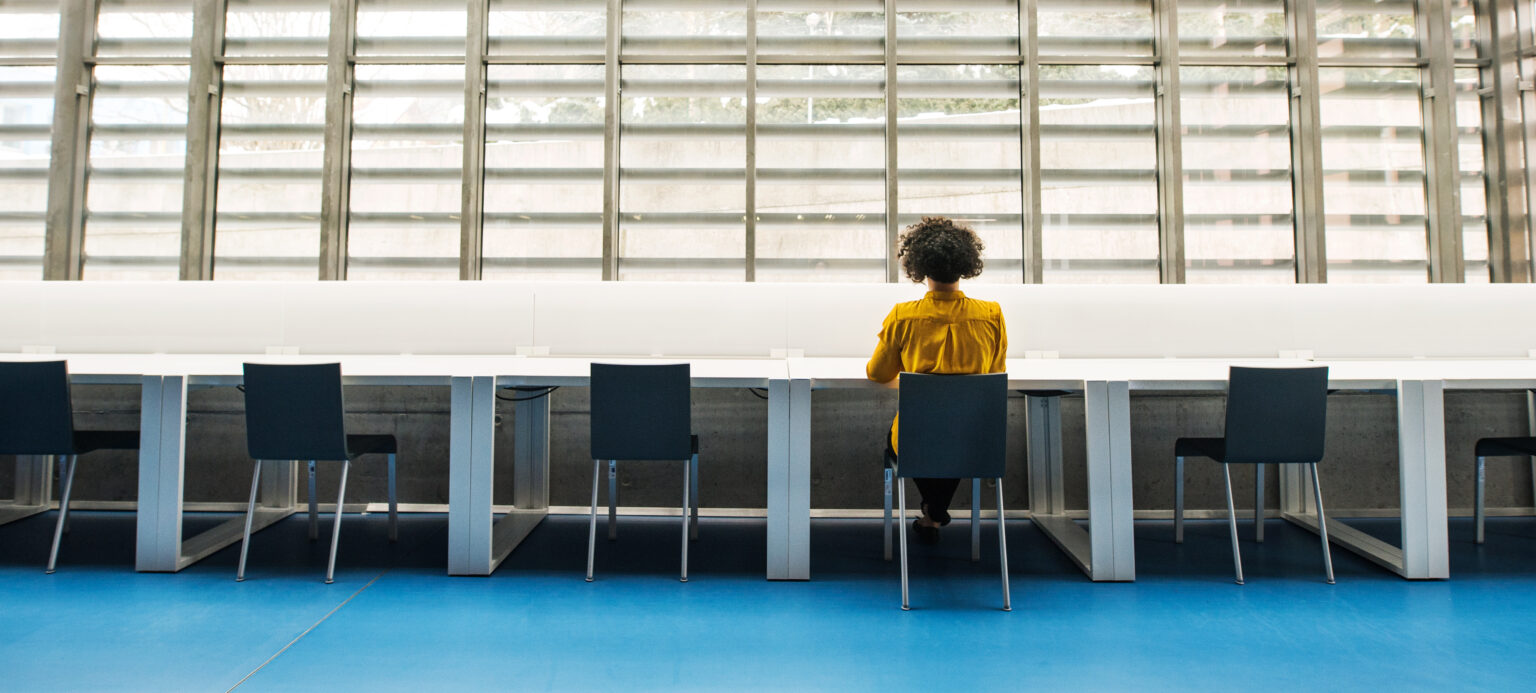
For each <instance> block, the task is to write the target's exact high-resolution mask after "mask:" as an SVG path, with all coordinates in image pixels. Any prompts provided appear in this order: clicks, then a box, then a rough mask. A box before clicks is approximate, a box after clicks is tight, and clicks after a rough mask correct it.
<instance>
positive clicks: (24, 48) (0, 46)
mask: <svg viewBox="0 0 1536 693" xmlns="http://www.w3.org/2000/svg"><path fill="white" fill-rule="evenodd" d="M58 45H59V0H6V1H5V2H0V58H37V59H39V60H40V61H42V62H53V60H54V58H56V57H58V53H59V49H58Z"/></svg>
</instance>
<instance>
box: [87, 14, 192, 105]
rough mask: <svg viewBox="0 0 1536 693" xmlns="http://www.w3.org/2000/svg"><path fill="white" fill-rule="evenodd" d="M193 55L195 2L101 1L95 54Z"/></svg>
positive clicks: (120, 55) (116, 55)
mask: <svg viewBox="0 0 1536 693" xmlns="http://www.w3.org/2000/svg"><path fill="white" fill-rule="evenodd" d="M191 53H192V0H101V9H100V12H99V15H98V16H97V20H96V55H99V56H102V57H122V56H154V57H184V56H188V55H191ZM183 100H185V94H183Z"/></svg>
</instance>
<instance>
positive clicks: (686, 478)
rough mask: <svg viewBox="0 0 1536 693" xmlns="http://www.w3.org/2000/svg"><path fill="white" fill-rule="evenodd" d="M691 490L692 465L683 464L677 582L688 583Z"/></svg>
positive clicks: (688, 463)
mask: <svg viewBox="0 0 1536 693" xmlns="http://www.w3.org/2000/svg"><path fill="white" fill-rule="evenodd" d="M692 489H693V464H692V463H690V462H684V463H683V572H682V575H681V576H680V577H679V578H678V581H679V582H687V581H688V527H689V525H691V524H693V522H692V521H691V520H690V519H689V517H688V507H689V505H688V492H689V491H691V490H692Z"/></svg>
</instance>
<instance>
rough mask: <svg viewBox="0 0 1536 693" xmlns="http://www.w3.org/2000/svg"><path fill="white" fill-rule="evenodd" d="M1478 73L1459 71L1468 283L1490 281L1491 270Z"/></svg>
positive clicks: (1459, 139)
mask: <svg viewBox="0 0 1536 693" xmlns="http://www.w3.org/2000/svg"><path fill="white" fill-rule="evenodd" d="M1478 80H1479V76H1478V71H1477V70H1476V69H1475V68H1462V69H1458V70H1456V144H1457V151H1458V153H1459V156H1458V160H1459V161H1460V162H1461V231H1462V233H1461V245H1462V257H1463V258H1464V260H1465V266H1466V275H1465V276H1466V279H1465V281H1466V282H1467V283H1469V284H1470V283H1483V282H1487V281H1490V280H1491V277H1490V276H1489V274H1488V272H1489V267H1488V190H1487V179H1486V178H1485V177H1484V167H1483V110H1482V109H1483V103H1482V101H1483V100H1482V98H1481V97H1479V96H1478V95H1477V88H1478Z"/></svg>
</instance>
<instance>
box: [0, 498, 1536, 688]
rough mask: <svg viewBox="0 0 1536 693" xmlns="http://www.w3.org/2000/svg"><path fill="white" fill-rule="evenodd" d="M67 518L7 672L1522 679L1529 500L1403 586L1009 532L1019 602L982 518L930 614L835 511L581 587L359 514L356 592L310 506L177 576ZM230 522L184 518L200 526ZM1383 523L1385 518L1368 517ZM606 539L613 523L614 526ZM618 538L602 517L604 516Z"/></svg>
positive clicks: (621, 555) (728, 532) (667, 528)
mask: <svg viewBox="0 0 1536 693" xmlns="http://www.w3.org/2000/svg"><path fill="white" fill-rule="evenodd" d="M54 517H55V515H53V514H45V515H40V516H36V517H33V518H29V519H27V520H24V521H21V522H16V523H13V524H11V525H7V526H4V527H0V690H3V691H7V692H10V693H19V692H30V691H50V692H52V691H151V690H155V691H225V690H230V689H232V688H233V689H235V690H239V691H242V692H247V691H309V690H315V691H327V692H332V691H346V690H368V691H459V690H469V691H473V690H514V691H522V690H534V691H540V690H554V691H609V690H618V691H651V690H667V691H672V690H700V691H721V690H773V691H788V690H793V691H802V690H827V691H846V690H881V691H891V690H919V691H942V690H966V691H970V690H986V691H1018V690H1025V689H1030V690H1040V691H1054V690H1115V691H1118V690H1234V689H1242V690H1284V691H1290V692H1294V691H1311V690H1360V689H1362V688H1365V687H1371V688H1375V689H1377V690H1381V691H1386V690H1437V691H1440V690H1530V689H1531V687H1532V685H1533V684H1532V683H1531V682H1532V681H1533V680H1536V656H1533V655H1536V519H1531V518H1509V519H1493V520H1490V523H1489V534H1488V543H1487V544H1486V545H1485V546H1482V547H1478V546H1476V545H1474V544H1473V543H1472V542H1471V524H1470V522H1468V521H1465V520H1456V521H1453V524H1452V529H1451V550H1452V556H1451V568H1452V575H1453V579H1452V580H1450V581H1445V582H1407V581H1404V580H1402V579H1400V578H1398V577H1396V576H1394V575H1392V574H1389V573H1387V572H1386V571H1384V570H1381V569H1379V568H1376V567H1375V566H1373V565H1371V564H1369V563H1367V562H1365V561H1364V560H1362V559H1359V558H1357V557H1355V556H1354V555H1352V554H1350V553H1349V552H1348V551H1345V550H1343V549H1339V548H1337V547H1335V551H1334V564H1335V570H1336V572H1337V574H1338V584H1337V585H1335V586H1331V587H1330V586H1329V585H1327V584H1324V582H1323V577H1322V566H1321V557H1320V555H1319V549H1318V542H1317V540H1316V537H1315V536H1314V535H1311V534H1309V533H1307V532H1305V531H1304V530H1301V529H1298V528H1296V527H1293V526H1291V525H1289V524H1287V523H1284V522H1281V521H1270V523H1269V524H1268V525H1267V534H1268V536H1267V539H1268V540H1267V541H1266V542H1265V543H1264V544H1262V545H1261V544H1255V543H1253V542H1252V541H1251V536H1252V534H1251V532H1252V527H1251V525H1248V524H1244V525H1243V527H1242V532H1243V535H1242V536H1243V538H1244V540H1243V543H1242V549H1243V551H1244V557H1245V562H1244V568H1245V570H1246V572H1247V577H1248V584H1247V585H1246V586H1243V587H1238V586H1236V585H1234V584H1232V580H1231V558H1230V553H1229V549H1228V540H1227V534H1226V531H1227V530H1226V526H1225V524H1224V523H1222V522H1211V521H1203V522H1194V523H1191V525H1190V527H1189V528H1188V530H1187V541H1186V543H1185V544H1184V545H1182V546H1180V545H1175V544H1174V543H1173V541H1172V535H1173V532H1172V526H1171V524H1170V523H1167V522H1139V523H1137V526H1136V538H1137V543H1136V550H1137V557H1138V564H1137V576H1138V580H1137V581H1136V582H1135V583H1127V584H1093V583H1091V582H1089V581H1088V580H1087V579H1086V578H1084V577H1083V575H1082V573H1080V572H1079V571H1078V570H1077V568H1076V567H1074V566H1073V565H1072V564H1071V563H1070V562H1068V560H1067V559H1066V558H1065V557H1063V556H1062V554H1061V553H1060V552H1058V551H1057V550H1056V548H1055V547H1054V546H1053V545H1051V544H1050V542H1049V541H1048V540H1047V539H1046V538H1045V537H1044V536H1043V535H1041V534H1040V533H1039V532H1038V531H1036V530H1035V529H1034V528H1033V527H1032V526H1030V525H1029V523H1027V522H1023V521H1019V522H1014V523H1011V525H1010V527H1009V546H1008V547H1009V557H1010V559H1011V565H1010V568H1011V577H1012V585H1013V604H1014V611H1013V612H1012V613H1004V612H1002V611H1000V610H999V608H998V607H999V606H1000V604H1001V593H1000V587H999V582H998V571H997V562H996V536H995V534H993V533H992V532H991V531H990V527H989V528H988V530H989V531H986V532H984V533H983V539H984V543H983V547H984V552H983V554H984V559H983V560H982V562H981V563H980V564H972V563H970V561H969V560H968V558H969V541H968V533H967V531H966V529H965V527H964V523H963V522H956V524H955V525H953V526H951V527H949V528H947V529H946V530H945V532H946V535H945V537H944V540H943V542H942V543H941V544H940V545H938V546H936V547H927V546H915V547H914V553H913V561H912V601H913V608H914V610H913V611H911V612H909V613H903V612H902V611H901V609H900V591H899V583H898V579H897V572H896V568H895V566H894V564H888V563H886V562H884V561H883V560H881V557H880V532H879V525H878V523H877V522H873V521H860V520H817V521H815V522H813V524H812V543H813V547H812V568H813V571H814V574H815V579H814V580H812V581H810V582H805V583H772V582H766V581H764V580H763V578H762V575H763V561H764V558H763V556H764V537H763V531H764V523H763V521H762V520H709V519H706V520H705V522H704V524H703V526H702V531H701V534H700V538H699V541H698V542H697V543H696V544H695V545H694V548H693V553H692V555H693V558H694V561H693V564H692V569H691V571H690V578H691V579H690V582H688V583H687V584H682V583H679V582H678V581H677V579H676V574H675V571H676V567H677V548H678V546H677V531H676V524H675V520H674V521H662V520H654V519H626V521H624V522H622V523H621V529H620V532H619V534H620V538H619V541H618V542H617V543H616V544H609V543H608V542H606V541H600V543H599V546H598V562H597V577H598V579H597V581H596V582H594V583H591V584H588V583H586V582H584V581H583V580H582V570H583V566H584V562H585V548H586V522H585V518H582V517H553V518H550V519H548V520H546V521H545V523H544V524H543V525H542V526H541V527H540V528H539V529H537V530H535V531H534V533H533V534H532V535H531V536H530V537H529V539H528V540H527V541H526V542H525V543H524V545H523V546H522V547H521V548H519V549H518V551H516V552H514V554H513V555H512V557H511V558H509V559H508V561H507V562H506V563H505V564H504V565H502V566H501V568H500V569H499V570H497V572H496V573H495V575H494V576H492V577H490V578H450V577H446V576H444V574H443V566H444V555H445V553H446V547H445V541H446V539H445V533H446V526H447V520H446V517H445V516H441V515H427V516H420V515H415V516H405V517H404V518H402V524H401V531H400V541H399V543H398V544H397V545H394V546H391V545H390V544H389V543H388V542H387V540H386V538H385V521H384V517H383V516H381V515H370V516H367V517H365V518H356V517H353V516H349V517H348V518H347V520H346V522H344V523H343V528H342V535H343V536H342V550H341V556H340V558H339V559H338V566H337V575H336V584H333V585H325V584H324V582H323V576H324V571H325V556H326V549H327V541H326V538H328V536H329V535H328V531H329V526H330V525H329V517H328V516H327V517H325V518H323V519H324V520H325V521H324V522H323V524H322V529H323V530H326V533H325V534H322V539H321V541H319V542H316V543H314V544H311V543H310V542H309V541H307V539H306V538H305V524H304V520H303V519H302V517H297V516H296V517H294V518H290V519H289V520H286V521H284V522H282V523H279V524H278V525H276V526H274V527H273V528H271V529H269V530H267V531H265V532H262V533H260V534H258V535H256V537H255V539H254V540H253V542H252V550H251V559H250V560H251V563H250V568H249V570H248V579H247V581H246V582H244V583H236V582H235V581H234V579H233V578H234V572H235V562H236V560H237V558H238V546H236V547H231V548H229V549H226V550H224V551H222V552H220V553H218V554H216V555H214V556H212V557H211V558H209V559H207V560H205V561H203V562H201V563H199V564H197V565H195V566H192V567H191V568H188V569H187V570H185V571H183V572H181V573H178V574H174V575H169V574H138V573H135V572H133V556H132V547H133V542H134V525H133V518H132V516H131V515H130V514H127V513H85V512H82V513H78V514H77V515H76V517H75V518H74V521H73V528H72V532H71V534H70V535H69V536H68V537H66V541H65V545H64V550H63V552H62V554H61V557H60V567H59V571H58V573H57V574H55V575H45V574H43V570H42V565H43V563H44V562H45V560H46V558H47V549H48V541H49V539H50V538H51V531H52V527H53V524H52V523H53V520H54ZM217 519H220V518H217V517H214V518H208V517H197V516H189V518H188V524H189V530H195V529H197V528H200V527H201V526H205V525H206V524H207V523H210V522H214V521H216V520H217ZM1351 523H1352V524H1356V525H1357V526H1360V527H1362V528H1365V529H1367V530H1368V531H1371V532H1373V533H1378V534H1382V535H1385V536H1390V535H1391V534H1392V533H1394V532H1395V528H1396V524H1395V523H1394V522H1391V521H1351ZM599 529H600V531H601V527H600V528H599ZM600 536H601V534H600Z"/></svg>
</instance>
